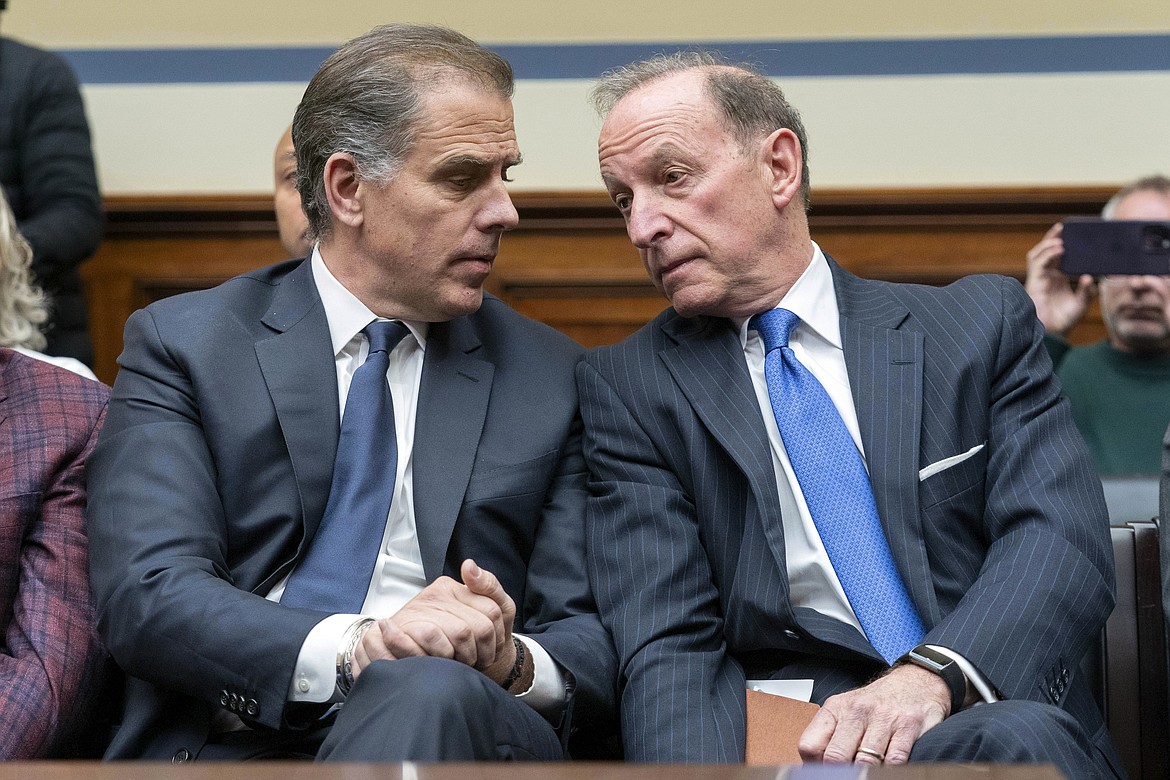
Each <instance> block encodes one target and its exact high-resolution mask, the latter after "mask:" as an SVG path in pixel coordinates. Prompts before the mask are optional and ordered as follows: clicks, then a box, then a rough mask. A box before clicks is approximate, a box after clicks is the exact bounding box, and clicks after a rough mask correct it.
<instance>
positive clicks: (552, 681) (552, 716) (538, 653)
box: [513, 634, 567, 723]
mask: <svg viewBox="0 0 1170 780" xmlns="http://www.w3.org/2000/svg"><path fill="white" fill-rule="evenodd" d="M513 636H515V637H516V638H517V639H519V640H520V641H521V642H523V643H524V648H525V649H526V650H527V651H528V654H529V655H530V656H532V667H533V668H532V671H533V677H532V685H531V686H529V688H528V690H526V691H524V693H518V694H516V698H517V699H520V700H521V701H523V702H524V703H525V704H527V705H528V706H529V707H531V708H532V709H534V710H536V711H537V712H538V713H540V715H541V716H543V717H544V718H545V719H546V720H548V721H550V722H552V723H556V722H558V721H559V720H560V717H561V713H562V712H563V711H564V709H565V700H566V696H567V694H566V688H565V675H564V674H563V673H562V672H561V668H560V667H559V666H558V665H557V662H556V661H554V660H553V659H552V656H551V655H549V654H548V651H547V650H545V649H544V648H543V647H541V646H540V644H539V643H538V642H537V641H536V640H535V639H533V638H532V637H529V636H521V635H520V634H514V635H513Z"/></svg>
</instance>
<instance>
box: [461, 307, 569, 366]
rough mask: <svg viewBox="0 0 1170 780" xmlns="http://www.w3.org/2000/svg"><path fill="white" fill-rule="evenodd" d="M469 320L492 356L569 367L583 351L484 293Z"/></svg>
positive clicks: (561, 335)
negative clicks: (529, 359) (480, 303)
mask: <svg viewBox="0 0 1170 780" xmlns="http://www.w3.org/2000/svg"><path fill="white" fill-rule="evenodd" d="M471 318H472V320H473V321H474V323H475V329H476V333H477V335H478V336H479V338H480V339H481V340H482V341H483V343H484V344H485V345H487V347H488V348H489V349H490V350H491V351H492V352H493V353H495V354H499V355H503V356H512V357H515V358H518V359H525V358H533V359H536V360H539V361H551V362H552V363H553V364H554V365H557V366H559V365H560V364H562V363H563V364H567V365H569V366H572V365H574V364H576V362H577V361H578V360H579V359H580V358H581V355H582V353H584V351H585V348H584V347H582V346H581V345H580V344H578V343H577V342H576V341H574V340H573V339H571V338H569V337H568V336H566V335H565V334H564V333H561V332H560V331H559V330H557V329H555V328H553V327H551V326H549V325H546V324H544V323H543V322H537V321H536V320H533V319H531V318H529V317H526V316H524V315H523V314H521V313H520V312H518V311H516V310H515V309H513V308H512V307H511V306H509V305H508V304H506V303H504V302H503V301H502V300H500V299H499V298H497V297H495V296H494V295H491V294H490V293H485V294H484V296H483V305H482V306H480V308H479V311H477V312H476V313H475V314H473V315H471Z"/></svg>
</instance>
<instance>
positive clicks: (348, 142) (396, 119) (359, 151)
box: [292, 24, 513, 237]
mask: <svg viewBox="0 0 1170 780" xmlns="http://www.w3.org/2000/svg"><path fill="white" fill-rule="evenodd" d="M451 75H459V76H463V77H464V78H468V79H470V80H472V81H474V82H476V83H478V84H481V85H482V86H483V87H484V89H487V90H494V91H495V93H496V94H498V95H499V96H500V97H501V98H503V99H505V100H507V99H510V98H511V97H512V89H513V77H512V66H511V65H509V64H508V62H507V61H506V60H504V59H503V58H502V57H500V56H499V55H498V54H495V53H494V52H491V51H488V50H487V49H485V48H484V47H482V46H480V45H479V44H478V43H476V42H475V41H473V40H471V39H470V38H468V37H467V36H465V35H462V34H460V33H457V32H455V31H454V30H450V29H447V28H446V27H438V26H433V25H414V24H387V25H382V26H381V27H375V28H374V29H373V30H370V31H369V32H368V33H366V34H365V35H361V36H359V37H357V38H354V39H353V40H351V41H349V42H348V43H345V44H343V45H342V46H341V48H339V49H338V50H337V51H336V52H334V53H333V54H332V55H330V57H329V58H328V59H327V60H325V62H324V63H323V64H322V65H321V67H320V68H319V69H318V70H317V73H316V75H314V76H313V78H312V80H311V81H310V82H309V86H308V87H307V88H306V89H305V94H304V97H302V98H301V103H300V105H299V106H297V110H296V114H295V116H294V117H293V128H292V133H293V146H294V147H296V154H297V190H298V191H299V192H300V193H301V204H302V205H303V207H304V209H305V215H306V216H307V217H308V218H309V231H310V233H311V234H312V235H313V236H315V237H324V236H327V235H328V234H329V230H330V219H329V217H330V212H329V201H328V200H327V198H326V195H325V181H324V173H325V163H326V162H327V161H328V160H329V157H330V156H331V155H333V154H336V153H338V152H344V153H347V154H350V155H352V156H353V159H354V164H355V166H356V168H357V175H358V176H359V178H361V179H363V180H367V181H386V180H388V179H389V178H390V177H391V176H393V175H394V174H395V173H396V172H397V170H398V168H399V167H400V166H401V164H402V161H403V160H404V159H405V158H406V156H407V154H408V153H409V152H410V149H411V148H412V147H413V145H414V140H415V139H414V128H415V124H416V123H417V121H418V119H419V116H420V113H421V102H422V97H423V94H424V93H425V92H426V91H427V90H429V89H434V88H436V87H437V85H440V84H441V83H442V79H443V78H444V77H447V78H449V77H450V76H451Z"/></svg>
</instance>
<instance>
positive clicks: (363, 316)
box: [311, 245, 427, 357]
mask: <svg viewBox="0 0 1170 780" xmlns="http://www.w3.org/2000/svg"><path fill="white" fill-rule="evenodd" d="M311 262H312V264H313V282H314V283H315V284H316V285H317V294H318V295H320V296H321V304H322V305H323V306H324V307H325V320H326V322H328V323H329V339H330V341H331V342H332V343H333V356H334V357H337V356H338V355H339V354H341V351H342V350H343V349H345V348H346V347H347V346H348V345H349V344H350V342H352V341H353V340H354V339H355V338H356V337H357V335H358V334H359V333H361V332H362V331H363V330H364V329H365V327H366V326H367V325H369V324H370V323H371V322H373V321H374V320H377V319H384V318H380V317H378V315H376V314H374V313H373V312H372V311H370V309H369V307H368V306H366V305H365V304H364V303H362V302H361V301H360V300H358V297H357V296H356V295H354V294H353V293H351V292H350V291H349V290H347V289H346V288H345V285H343V284H342V283H341V282H339V281H338V280H337V277H336V276H334V275H333V273H332V272H331V271H330V270H329V267H328V266H326V265H325V258H323V257H322V256H321V248H320V245H318V246H314V247H313V256H312V260H311ZM402 324H403V325H405V326H406V327H407V328H408V329H409V330H410V332H411V333H413V334H414V337H415V338H416V339H417V340H418V343H419V346H420V347H422V348H423V349H424V350H425V349H426V346H427V341H426V339H427V323H425V322H409V321H407V320H402Z"/></svg>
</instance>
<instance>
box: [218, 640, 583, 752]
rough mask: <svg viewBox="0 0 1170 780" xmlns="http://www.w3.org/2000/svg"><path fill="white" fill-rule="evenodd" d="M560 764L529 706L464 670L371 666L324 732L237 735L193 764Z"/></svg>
mask: <svg viewBox="0 0 1170 780" xmlns="http://www.w3.org/2000/svg"><path fill="white" fill-rule="evenodd" d="M314 756H315V757H316V759H317V760H318V761H362V762H399V761H564V760H565V752H564V749H563V747H562V746H561V741H560V738H559V737H558V736H557V733H556V731H554V730H553V727H552V726H550V725H549V723H548V721H546V720H545V719H544V718H542V717H541V716H540V715H538V714H537V713H536V711H535V710H533V709H532V708H531V707H529V706H528V705H527V704H525V703H524V702H522V701H520V700H519V699H517V698H516V697H515V696H513V695H511V694H510V693H507V692H505V691H504V689H503V688H501V687H500V686H499V685H497V684H495V683H494V682H492V681H491V680H489V679H488V678H487V677H484V676H483V675H482V674H480V673H479V672H477V671H475V670H474V669H472V668H471V667H469V666H466V665H465V664H461V663H459V662H457V661H448V660H446V659H443V658H405V659H403V660H400V661H378V662H376V663H373V664H371V665H370V666H369V667H367V668H366V669H365V670H364V671H363V672H362V674H361V676H359V677H358V679H357V682H356V683H354V687H353V690H352V691H350V694H349V697H348V698H347V699H346V702H345V706H343V707H342V708H341V711H340V712H339V713H338V714H337V718H336V720H335V721H334V722H333V725H332V727H331V728H330V727H326V728H319V729H309V730H307V731H279V732H277V731H237V732H231V733H229V734H223V735H220V736H219V737H217V738H213V741H212V742H209V743H208V744H207V745H206V746H205V747H204V748H203V750H201V751H200V753H199V756H198V758H199V760H200V761H247V760H254V759H263V760H297V759H302V760H307V759H312V758H313V757H314Z"/></svg>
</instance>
